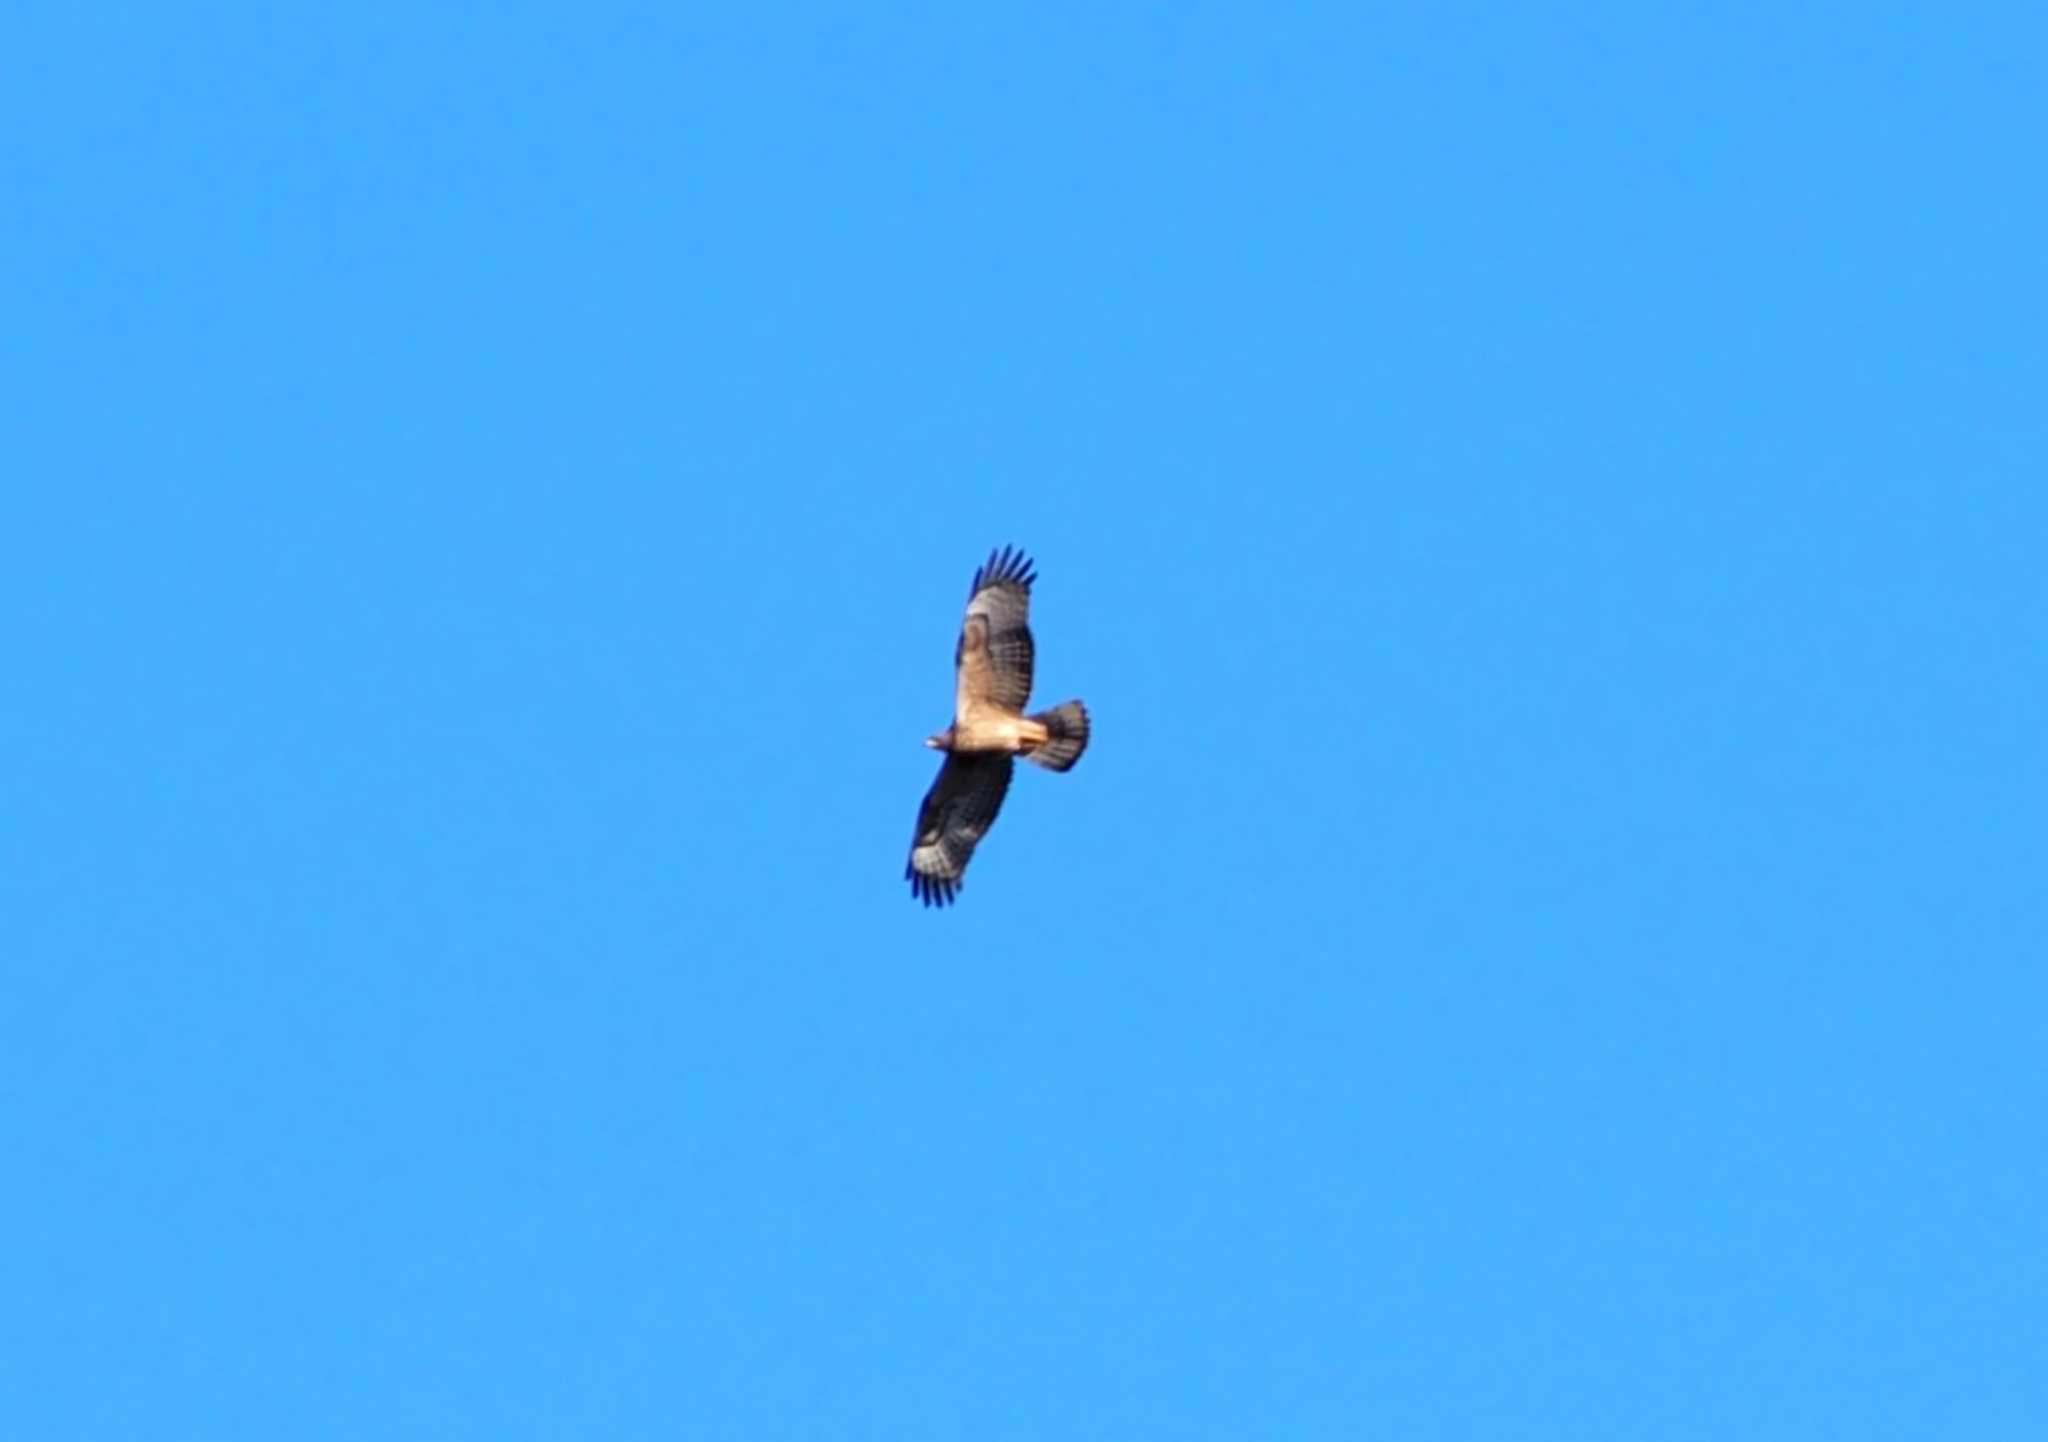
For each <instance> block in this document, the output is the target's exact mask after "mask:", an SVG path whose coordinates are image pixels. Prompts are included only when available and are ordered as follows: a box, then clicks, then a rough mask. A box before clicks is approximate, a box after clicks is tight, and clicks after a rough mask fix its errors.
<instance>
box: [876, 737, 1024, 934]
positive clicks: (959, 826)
mask: <svg viewBox="0 0 2048 1442" xmlns="http://www.w3.org/2000/svg"><path fill="white" fill-rule="evenodd" d="M1011 765H1012V763H1011V759H1010V758H1009V757H1008V756H1005V755H1002V754H1001V753H998V752H969V751H956V752H949V753H947V756H946V764H945V765H943V766H941V767H940V768H939V778H938V780H936V781H934V782H932V789H931V790H929V791H927V792H926V793H925V794H924V804H923V805H922V806H921V807H919V808H918V813H917V833H916V834H915V835H914V836H912V837H911V839H910V862H909V864H908V865H907V866H905V867H904V868H903V874H904V876H905V877H906V878H908V879H909V881H910V891H911V894H912V895H913V896H915V897H917V898H918V899H919V900H920V901H922V902H923V903H924V904H925V905H926V906H944V905H945V904H946V903H947V902H949V901H951V900H952V899H953V898H954V896H955V895H956V894H957V893H958V892H959V890H960V878H961V877H962V876H963V875H965V874H966V871H967V863H968V861H969V860H970V859H971V858H972V857H973V855H974V848H975V846H976V845H977V844H978V843H979V842H980V841H981V838H982V837H984V836H986V835H987V834H988V829H989V827H990V826H992V825H994V824H995V819H996V812H998V811H1000V810H1001V809H1002V805H1003V795H1004V793H1006V792H1007V791H1008V790H1009V789H1010V770H1011Z"/></svg>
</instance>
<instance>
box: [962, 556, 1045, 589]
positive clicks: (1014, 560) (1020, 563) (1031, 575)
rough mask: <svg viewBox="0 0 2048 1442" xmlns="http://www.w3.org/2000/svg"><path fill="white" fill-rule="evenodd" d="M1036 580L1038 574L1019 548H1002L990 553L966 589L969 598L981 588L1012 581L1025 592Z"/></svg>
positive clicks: (976, 570)
mask: <svg viewBox="0 0 2048 1442" xmlns="http://www.w3.org/2000/svg"><path fill="white" fill-rule="evenodd" d="M1037 579H1038V572H1037V570H1036V569H1035V568H1034V567H1033V565H1032V563H1031V560H1030V558H1029V557H1027V556H1026V555H1025V554H1024V551H1023V548H1022V547H1020V546H1004V547H1003V548H1002V549H1001V550H997V551H990V552H989V553H988V560H987V562H986V563H985V564H983V565H981V566H979V567H977V568H976V569H975V572H974V584H973V585H971V586H969V587H968V588H967V594H968V596H969V597H970V598H971V597H973V596H974V594H975V593H976V592H978V591H979V590H981V588H982V587H983V586H993V585H995V584H996V583H998V582H1000V581H1014V582H1016V583H1017V584H1018V585H1019V586H1022V587H1023V588H1024V589H1025V590H1027V591H1028V590H1030V589H1031V583H1032V582H1033V581H1036V580H1037Z"/></svg>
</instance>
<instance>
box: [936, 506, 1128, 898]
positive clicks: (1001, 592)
mask: <svg viewBox="0 0 2048 1442" xmlns="http://www.w3.org/2000/svg"><path fill="white" fill-rule="evenodd" d="M1037 579H1038V577H1037V575H1036V573H1035V572H1033V570H1032V569H1031V563H1030V562H1029V561H1027V560H1025V559H1024V553H1023V552H1022V551H1019V550H1016V549H1015V548H1014V547H1010V546H1005V547H1004V548H1003V549H1002V550H1000V551H996V552H992V553H991V554H990V556H989V558H988V563H987V564H986V565H984V566H982V567H981V568H980V569H978V570H977V571H975V573H974V584H973V585H972V586H971V587H969V588H968V592H967V615H966V616H965V618H964V619H963V620H962V621H961V623H960V644H959V645H958V646H956V647H955V648H954V651H953V671H954V683H953V724H952V725H951V726H948V727H947V728H946V729H945V730H943V731H941V732H939V733H938V734H937V735H936V736H927V737H926V738H925V742H924V744H925V745H927V746H930V747H933V748H935V749H937V750H940V751H943V752H945V753H946V760H945V763H944V764H943V765H941V766H940V767H939V777H938V780H936V781H934V782H932V789H931V790H929V791H927V792H926V793H925V795H924V804H923V805H922V806H921V807H919V808H918V812H917V831H916V833H915V835H913V836H912V837H911V841H910V863H909V865H907V866H905V867H904V869H903V875H904V876H905V878H907V879H908V880H909V882H910V893H911V895H913V896H915V897H917V898H918V899H919V900H920V901H922V902H924V904H925V905H926V906H944V905H945V904H946V903H947V902H949V901H951V900H953V899H954V897H955V896H956V895H958V894H959V891H960V885H961V877H962V876H964V875H965V874H966V871H967V862H968V860H969V858H971V857H972V856H973V855H974V848H975V846H976V845H977V844H979V842H980V841H981V838H982V837H984V836H986V835H987V834H988V829H989V827H990V826H992V825H994V824H995V819H996V812H997V811H999V810H1001V809H1002V805H1003V796H1004V794H1005V793H1006V792H1008V791H1009V789H1010V769H1011V767H1012V765H1013V764H1014V761H1015V758H1016V757H1019V756H1022V757H1023V758H1024V759H1025V760H1027V761H1035V762H1037V763H1038V764H1039V765H1040V766H1043V767H1044V768H1045V769H1046V770H1048V771H1065V770H1067V769H1069V768H1070V767H1072V766H1073V764H1074V763H1075V762H1076V761H1079V760H1080V759H1081V753H1082V751H1084V750H1085V749H1087V746H1088V708H1087V707H1085V706H1083V705H1082V704H1081V703H1080V702H1079V701H1064V702H1062V703H1060V704H1059V705H1057V706H1055V707H1053V708H1052V709H1051V710H1050V711H1040V712H1039V713H1038V714H1036V715H1035V716H1026V715H1025V714H1024V699H1025V698H1026V697H1027V696H1029V695H1030V694H1031V658H1032V654H1033V652H1032V645H1031V630H1030V628H1029V627H1028V626H1027V625H1025V620H1026V618H1027V617H1028V615H1029V613H1030V610H1031V583H1032V582H1033V581H1035V580H1037Z"/></svg>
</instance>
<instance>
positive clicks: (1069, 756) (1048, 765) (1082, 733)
mask: <svg viewBox="0 0 2048 1442" xmlns="http://www.w3.org/2000/svg"><path fill="white" fill-rule="evenodd" d="M1031 719H1032V720H1033V721H1036V722H1038V723H1039V724H1040V725H1042V726H1044V727H1045V732H1046V739H1045V740H1044V741H1041V742H1040V743H1039V744H1038V745H1036V746H1034V747H1033V748H1032V749H1031V750H1029V751H1027V752H1025V753H1024V756H1025V759H1026V760H1028V761H1035V762H1037V763H1038V764H1039V765H1040V766H1043V767H1044V768H1045V769H1046V770H1048V771H1066V770H1070V769H1071V768H1072V767H1073V764H1074V763H1075V762H1076V761H1079V760H1080V759H1081V753H1082V752H1083V751H1086V750H1087V749H1088V708H1087V707H1086V706H1083V705H1082V704H1081V703H1080V702H1079V701H1062V702H1061V703H1060V704H1059V705H1057V706H1055V707H1053V708H1052V709H1051V710H1050V711H1041V712H1039V713H1038V714H1037V715H1036V716H1033V717H1032V718H1031Z"/></svg>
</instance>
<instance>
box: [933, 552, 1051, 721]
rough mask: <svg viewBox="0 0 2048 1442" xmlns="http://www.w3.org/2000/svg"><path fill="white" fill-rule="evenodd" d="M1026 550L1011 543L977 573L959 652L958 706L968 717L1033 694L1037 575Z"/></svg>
mask: <svg viewBox="0 0 2048 1442" xmlns="http://www.w3.org/2000/svg"><path fill="white" fill-rule="evenodd" d="M1037 579H1038V577H1037V574H1036V573H1035V572H1034V571H1033V570H1032V569H1031V563H1030V562H1029V561H1027V560H1025V559H1024V553H1023V552H1022V551H1019V550H1016V549H1015V548H1013V547H1010V546H1005V547H1003V549H1002V550H1000V551H996V552H993V553H992V554H991V555H990V556H989V558H988V564H987V565H985V566H983V567H981V568H980V569H979V570H977V571H976V572H975V573H974V585H973V586H972V587H971V588H970V589H969V590H968V593H967V615H966V616H965V617H964V618H963V619H962V620H961V622H960V644H959V646H958V648H957V649H955V651H954V653H953V664H954V668H955V676H956V685H955V695H954V701H953V711H954V715H955V716H956V717H965V716H967V715H969V714H971V713H972V712H974V711H976V710H979V709H981V708H984V707H989V706H993V707H996V708H998V709H1000V710H1003V711H1009V712H1017V711H1022V710H1023V709H1024V701H1025V698H1026V697H1028V696H1029V695H1030V694H1031V657H1032V648H1031V628H1030V626H1029V625H1028V624H1027V622H1028V621H1029V620H1030V617H1031V583H1032V582H1033V581H1035V580H1037Z"/></svg>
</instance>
